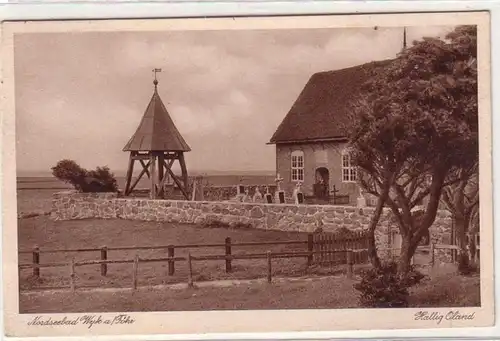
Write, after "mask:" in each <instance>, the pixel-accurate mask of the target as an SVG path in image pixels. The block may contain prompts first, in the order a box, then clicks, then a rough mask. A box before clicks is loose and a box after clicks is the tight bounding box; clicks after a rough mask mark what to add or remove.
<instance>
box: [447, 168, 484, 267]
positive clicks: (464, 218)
mask: <svg viewBox="0 0 500 341" xmlns="http://www.w3.org/2000/svg"><path fill="white" fill-rule="evenodd" d="M459 172H460V173H461V174H460V175H459V176H460V177H461V178H463V179H462V180H460V181H458V182H456V183H454V184H451V185H449V186H447V187H445V188H444V190H443V195H442V201H443V202H444V203H445V205H446V207H447V208H448V210H449V211H450V212H451V215H452V220H453V226H454V229H455V236H456V240H457V244H458V247H459V254H458V269H459V271H460V272H462V273H466V272H468V271H469V270H470V268H469V256H468V254H467V246H468V245H467V239H466V235H467V233H468V232H469V231H470V227H471V226H473V225H474V224H476V222H475V219H478V218H479V215H478V209H479V179H478V163H477V162H476V163H474V165H473V166H472V167H471V168H468V169H466V168H464V169H460V170H459ZM472 242H473V241H472V240H471V243H472ZM469 246H472V245H469Z"/></svg>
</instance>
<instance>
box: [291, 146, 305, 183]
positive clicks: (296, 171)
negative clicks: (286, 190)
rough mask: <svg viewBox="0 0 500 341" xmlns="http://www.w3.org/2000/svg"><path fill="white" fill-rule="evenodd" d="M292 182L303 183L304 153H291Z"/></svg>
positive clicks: (297, 151) (298, 151)
mask: <svg viewBox="0 0 500 341" xmlns="http://www.w3.org/2000/svg"><path fill="white" fill-rule="evenodd" d="M292 181H304V152H303V151H301V150H295V151H293V152H292Z"/></svg>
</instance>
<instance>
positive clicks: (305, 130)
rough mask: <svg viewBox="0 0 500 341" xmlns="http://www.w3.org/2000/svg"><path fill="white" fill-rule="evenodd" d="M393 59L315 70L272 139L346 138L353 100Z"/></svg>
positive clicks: (278, 140) (292, 140) (299, 140)
mask: <svg viewBox="0 0 500 341" xmlns="http://www.w3.org/2000/svg"><path fill="white" fill-rule="evenodd" d="M390 62H391V60H385V61H378V62H371V63H367V64H362V65H358V66H354V67H350V68H347V69H341V70H335V71H326V72H318V73H315V74H314V75H313V76H312V77H311V78H310V79H309V81H308V82H307V84H306V86H305V87H304V89H303V90H302V92H301V94H300V95H299V97H298V98H297V100H296V101H295V103H294V104H293V106H292V108H291V109H290V111H289V112H288V114H287V115H286V117H285V119H284V120H283V121H282V122H281V124H280V125H279V126H278V129H277V130H276V132H275V133H274V135H273V136H272V138H271V140H270V143H292V142H307V141H324V140H335V139H342V138H345V137H346V136H345V132H344V131H343V129H342V123H343V122H345V120H346V118H347V114H348V111H349V105H350V102H351V100H352V99H353V98H354V97H355V96H356V95H358V94H359V93H360V91H361V87H362V85H363V84H364V83H365V82H366V81H367V80H368V79H369V78H370V77H371V76H372V75H373V73H374V71H375V70H376V69H377V68H379V67H381V66H384V65H387V64H389V63H390Z"/></svg>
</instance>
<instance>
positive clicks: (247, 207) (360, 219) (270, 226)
mask: <svg viewBox="0 0 500 341" xmlns="http://www.w3.org/2000/svg"><path fill="white" fill-rule="evenodd" d="M373 210H374V209H373V208H371V207H366V208H356V207H352V206H333V205H295V204H262V203H244V202H224V201H222V202H214V201H175V200H150V199H143V198H118V195H117V194H115V193H78V192H75V191H68V192H60V193H56V194H54V197H53V201H52V211H51V215H50V217H51V219H53V220H72V219H91V218H94V219H129V220H141V221H159V222H173V223H190V224H199V225H200V226H202V225H205V224H211V223H217V222H219V223H222V224H226V225H229V226H230V227H231V226H238V225H240V226H241V225H245V226H248V227H250V228H256V229H266V230H281V231H296V232H315V231H318V229H321V230H322V231H323V232H335V231H336V230H337V229H343V228H347V229H349V230H352V231H361V230H363V229H366V228H367V227H368V224H369V222H370V217H371V215H372V213H373ZM392 221H393V219H392V214H391V213H390V212H389V211H388V210H387V211H385V212H384V214H383V215H382V217H381V220H380V224H379V226H380V227H379V228H378V229H377V231H376V243H377V246H378V247H380V248H387V247H389V244H390V235H391V232H392V231H394V230H397V227H395V226H394V223H393V222H392ZM450 230H451V216H450V214H449V213H448V212H447V211H439V212H438V214H437V217H436V220H435V222H434V224H433V226H432V227H431V230H430V236H431V240H432V241H433V242H435V243H444V242H445V240H446V239H447V238H448V237H447V236H449V233H450ZM442 256H445V257H447V256H446V255H442ZM442 256H440V257H439V258H442Z"/></svg>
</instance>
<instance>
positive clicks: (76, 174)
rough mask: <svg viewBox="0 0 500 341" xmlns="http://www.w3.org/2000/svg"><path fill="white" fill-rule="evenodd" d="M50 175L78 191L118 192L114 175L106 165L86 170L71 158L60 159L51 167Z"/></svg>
mask: <svg viewBox="0 0 500 341" xmlns="http://www.w3.org/2000/svg"><path fill="white" fill-rule="evenodd" d="M52 175H53V176H54V177H56V178H57V179H59V180H61V181H63V182H66V183H69V184H71V185H72V186H73V187H74V188H75V189H76V190H78V191H80V192H118V184H117V182H116V179H115V176H114V174H113V173H111V171H110V170H109V168H108V167H97V168H96V169H95V170H91V171H88V170H86V169H85V168H82V167H80V165H78V164H77V163H76V162H75V161H73V160H61V161H59V162H58V163H57V165H55V166H54V167H52Z"/></svg>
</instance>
